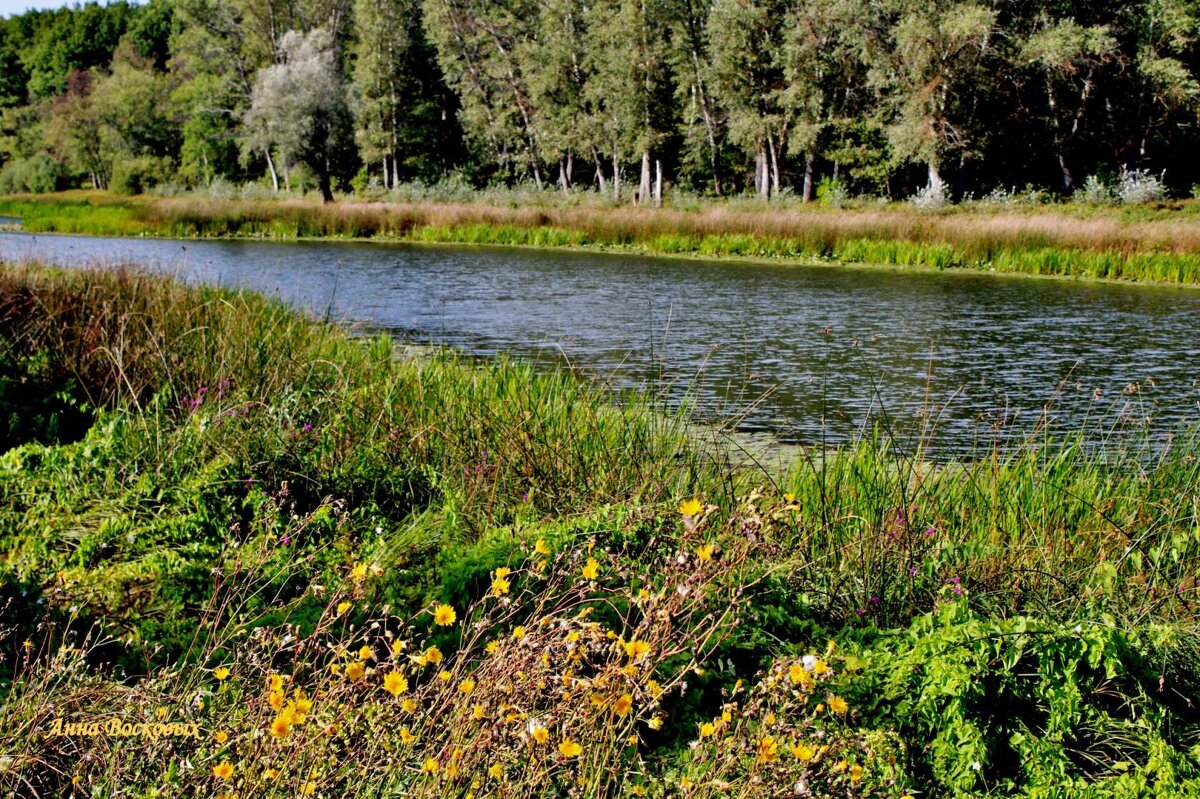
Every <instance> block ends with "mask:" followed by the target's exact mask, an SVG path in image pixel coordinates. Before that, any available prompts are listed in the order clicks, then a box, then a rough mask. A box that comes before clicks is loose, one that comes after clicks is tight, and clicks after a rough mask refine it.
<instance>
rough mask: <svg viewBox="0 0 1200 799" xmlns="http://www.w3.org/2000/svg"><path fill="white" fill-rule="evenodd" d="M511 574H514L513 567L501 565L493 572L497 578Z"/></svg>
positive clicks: (500, 578)
mask: <svg viewBox="0 0 1200 799" xmlns="http://www.w3.org/2000/svg"><path fill="white" fill-rule="evenodd" d="M510 574H512V569H510V568H508V567H507V566H499V567H497V568H496V570H495V571H494V572H492V577H494V578H496V579H497V580H503V579H504V578H505V577H507V576H508V575H510Z"/></svg>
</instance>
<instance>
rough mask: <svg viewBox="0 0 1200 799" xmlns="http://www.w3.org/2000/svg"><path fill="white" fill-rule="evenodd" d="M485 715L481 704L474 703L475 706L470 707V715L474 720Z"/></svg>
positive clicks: (478, 719)
mask: <svg viewBox="0 0 1200 799" xmlns="http://www.w3.org/2000/svg"><path fill="white" fill-rule="evenodd" d="M486 715H487V713H486V712H485V711H484V709H483V705H481V704H479V703H476V704H475V706H474V707H472V708H471V716H472V717H473V718H474V719H475V720H476V721H482V720H483V719H484V717H485V716H486Z"/></svg>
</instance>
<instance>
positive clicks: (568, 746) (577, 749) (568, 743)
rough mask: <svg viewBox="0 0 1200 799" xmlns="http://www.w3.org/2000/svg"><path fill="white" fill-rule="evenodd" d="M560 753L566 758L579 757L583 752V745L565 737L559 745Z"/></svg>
mask: <svg viewBox="0 0 1200 799" xmlns="http://www.w3.org/2000/svg"><path fill="white" fill-rule="evenodd" d="M558 753H559V754H560V755H562V756H563V757H565V758H572V757H579V756H580V755H581V754H583V747H582V746H580V745H579V743H578V742H576V741H572V740H571V739H570V738H563V739H562V742H561V743H559V745H558Z"/></svg>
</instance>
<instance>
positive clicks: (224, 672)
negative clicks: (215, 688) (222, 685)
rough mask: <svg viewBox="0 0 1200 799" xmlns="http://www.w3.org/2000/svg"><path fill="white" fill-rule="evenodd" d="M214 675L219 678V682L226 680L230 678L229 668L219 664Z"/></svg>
mask: <svg viewBox="0 0 1200 799" xmlns="http://www.w3.org/2000/svg"><path fill="white" fill-rule="evenodd" d="M213 677H215V678H216V679H217V682H224V681H225V680H227V679H229V669H227V668H225V667H224V666H219V667H218V668H216V669H214V670H213Z"/></svg>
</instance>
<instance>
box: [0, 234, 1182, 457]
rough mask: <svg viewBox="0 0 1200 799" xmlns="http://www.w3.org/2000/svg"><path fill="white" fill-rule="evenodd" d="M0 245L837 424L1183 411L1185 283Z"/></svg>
mask: <svg viewBox="0 0 1200 799" xmlns="http://www.w3.org/2000/svg"><path fill="white" fill-rule="evenodd" d="M0 257H3V258H5V259H13V258H39V259H42V260H48V261H53V262H56V263H75V262H79V261H83V260H89V261H95V260H97V259H99V260H101V261H103V262H105V263H109V264H116V263H130V262H134V263H140V264H146V265H150V266H152V267H154V268H158V269H163V270H167V271H170V272H173V273H175V274H178V275H180V276H182V277H185V278H187V279H190V280H203V281H210V282H219V283H222V284H225V285H237V286H246V287H251V288H254V289H258V290H260V291H264V292H267V293H276V294H277V295H278V296H279V297H281V298H283V299H285V300H287V301H289V302H292V303H295V304H297V305H299V306H302V307H305V308H308V309H311V310H312V311H314V312H316V313H318V314H325V313H326V312H328V313H332V314H333V315H334V316H336V317H338V318H344V319H352V320H356V321H361V322H365V323H368V324H371V325H375V326H379V327H384V328H388V329H391V330H395V331H400V332H403V333H405V334H407V335H409V336H412V337H415V338H417V339H421V340H432V341H434V342H440V343H446V344H450V345H454V346H458V347H461V348H463V349H464V350H466V351H468V352H471V353H476V354H480V355H492V354H495V353H500V352H508V353H515V354H518V355H522V356H527V357H548V358H552V359H556V360H561V359H566V360H567V361H569V362H570V363H571V364H573V365H575V366H577V367H581V368H583V369H585V370H587V371H589V372H592V373H597V374H600V375H603V376H605V377H613V378H614V379H616V380H618V381H621V382H625V383H630V384H635V385H651V386H653V387H656V388H662V389H663V390H664V391H666V392H667V393H668V396H670V397H672V398H673V399H675V400H679V399H681V398H683V397H684V396H690V397H692V398H693V399H694V400H695V401H696V402H697V403H698V404H699V406H700V407H701V408H702V409H703V410H704V411H706V412H710V413H730V412H738V413H741V414H744V418H743V420H742V421H741V427H742V428H743V429H747V430H772V431H779V432H781V433H782V434H783V435H784V437H785V438H787V439H788V440H793V441H802V442H812V441H819V440H822V439H824V440H827V441H838V440H845V439H846V438H847V437H850V436H853V435H855V434H856V432H858V431H860V430H862V429H869V428H870V426H871V425H872V424H887V425H889V426H894V427H896V428H897V429H901V430H910V431H911V430H914V429H917V428H918V427H919V425H920V424H921V423H922V422H923V421H928V422H934V421H936V424H937V426H938V428H939V429H940V431H941V433H942V436H941V438H942V440H943V441H947V440H948V441H953V442H955V446H956V447H957V448H959V449H965V448H970V447H971V446H972V445H973V444H974V443H976V442H987V441H991V440H992V438H993V437H995V436H1000V437H1004V436H1008V435H1016V434H1018V433H1019V434H1023V433H1024V432H1027V431H1028V430H1029V429H1030V427H1031V426H1032V425H1033V424H1034V422H1035V421H1036V419H1037V418H1038V416H1039V415H1040V414H1041V412H1042V411H1043V409H1044V408H1045V407H1046V405H1047V403H1052V404H1053V408H1054V410H1053V412H1052V413H1053V418H1054V420H1055V422H1056V423H1057V424H1059V425H1061V426H1063V427H1065V428H1068V429H1070V428H1075V427H1078V426H1079V425H1081V424H1082V423H1084V421H1085V420H1088V419H1094V418H1096V417H1097V416H1098V415H1100V414H1105V415H1107V416H1106V418H1107V419H1108V420H1109V421H1112V420H1113V419H1116V418H1118V416H1119V415H1122V414H1123V415H1124V417H1125V418H1126V419H1127V420H1129V421H1135V422H1138V423H1142V422H1144V421H1145V420H1146V419H1148V418H1149V419H1152V423H1153V425H1154V426H1155V427H1156V428H1158V429H1161V430H1173V429H1178V428H1179V427H1180V426H1181V425H1182V424H1183V423H1187V422H1190V421H1191V420H1192V419H1194V418H1195V417H1196V415H1197V402H1198V400H1200V383H1198V380H1200V371H1198V370H1197V368H1196V366H1197V364H1200V336H1198V332H1200V291H1194V290H1188V289H1174V288H1162V287H1147V286H1132V285H1113V284H1095V283H1085V282H1074V281H1065V280H1053V281H1052V280H1036V279H1022V278H1008V277H992V276H987V275H965V274H944V273H926V272H922V273H905V272H901V271H895V270H882V269H881V270H872V269H840V268H836V267H821V266H814V267H806V266H789V265H778V264H776V265H772V264H740V263H729V262H715V261H691V260H682V259H662V258H647V257H634V256H614V255H603V254H596V253H574V252H560V251H532V250H519V249H500V248H466V247H441V246H437V247H430V246H417V245H383V244H339V243H295V244H275V243H258V242H201V241H185V242H181V241H172V240H141V239H92V238H81V237H61V236H42V235H38V236H33V235H29V234H20V233H5V234H0Z"/></svg>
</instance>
